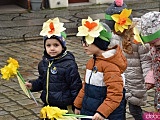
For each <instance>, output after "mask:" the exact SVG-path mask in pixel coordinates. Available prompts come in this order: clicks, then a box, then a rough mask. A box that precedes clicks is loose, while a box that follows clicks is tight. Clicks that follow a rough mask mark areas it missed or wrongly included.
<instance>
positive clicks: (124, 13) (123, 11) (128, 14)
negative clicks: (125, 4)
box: [120, 8, 132, 18]
mask: <svg viewBox="0 0 160 120" xmlns="http://www.w3.org/2000/svg"><path fill="white" fill-rule="evenodd" d="M131 13H132V10H131V9H129V10H128V9H126V8H125V9H123V10H122V12H121V14H120V17H123V18H128V17H129V16H130V15H131Z"/></svg>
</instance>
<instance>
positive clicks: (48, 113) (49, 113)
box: [40, 105, 68, 120]
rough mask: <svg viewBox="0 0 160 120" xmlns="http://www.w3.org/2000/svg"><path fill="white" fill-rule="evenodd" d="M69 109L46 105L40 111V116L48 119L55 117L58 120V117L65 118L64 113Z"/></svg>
mask: <svg viewBox="0 0 160 120" xmlns="http://www.w3.org/2000/svg"><path fill="white" fill-rule="evenodd" d="M67 112H68V111H67V110H61V109H60V108H58V107H50V106H49V105H48V106H45V107H43V108H42V109H41V111H40V118H48V119H51V120H52V119H53V120H54V118H55V119H56V120H57V119H58V118H63V115H64V114H66V113H67Z"/></svg>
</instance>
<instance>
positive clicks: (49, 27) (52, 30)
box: [40, 17, 66, 38]
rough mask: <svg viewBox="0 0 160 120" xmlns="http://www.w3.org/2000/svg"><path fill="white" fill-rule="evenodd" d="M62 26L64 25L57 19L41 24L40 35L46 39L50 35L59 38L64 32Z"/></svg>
mask: <svg viewBox="0 0 160 120" xmlns="http://www.w3.org/2000/svg"><path fill="white" fill-rule="evenodd" d="M63 25H64V23H61V22H60V21H59V18H58V17H56V18H54V19H49V20H48V21H46V22H44V23H43V27H42V31H41V32H40V35H41V36H47V37H48V38H50V37H51V36H52V35H56V36H61V33H62V32H63V31H64V30H66V28H64V27H63Z"/></svg>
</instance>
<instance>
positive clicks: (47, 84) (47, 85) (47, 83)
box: [46, 61, 53, 105]
mask: <svg viewBox="0 0 160 120" xmlns="http://www.w3.org/2000/svg"><path fill="white" fill-rule="evenodd" d="M52 63H53V61H52V62H51V63H50V62H49V65H48V69H47V82H46V102H47V104H48V105H49V103H48V87H49V70H50V67H51V65H52Z"/></svg>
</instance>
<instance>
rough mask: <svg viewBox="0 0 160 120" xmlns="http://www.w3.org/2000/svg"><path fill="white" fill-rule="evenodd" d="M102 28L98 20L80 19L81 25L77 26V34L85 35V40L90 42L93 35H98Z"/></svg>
mask: <svg viewBox="0 0 160 120" xmlns="http://www.w3.org/2000/svg"><path fill="white" fill-rule="evenodd" d="M102 30H103V27H102V25H101V24H100V23H99V20H95V21H93V20H92V18H90V17H88V19H82V26H80V27H78V33H77V36H85V39H86V42H87V43H88V44H92V43H93V41H94V38H95V37H98V36H99V35H100V32H101V31H102Z"/></svg>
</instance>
